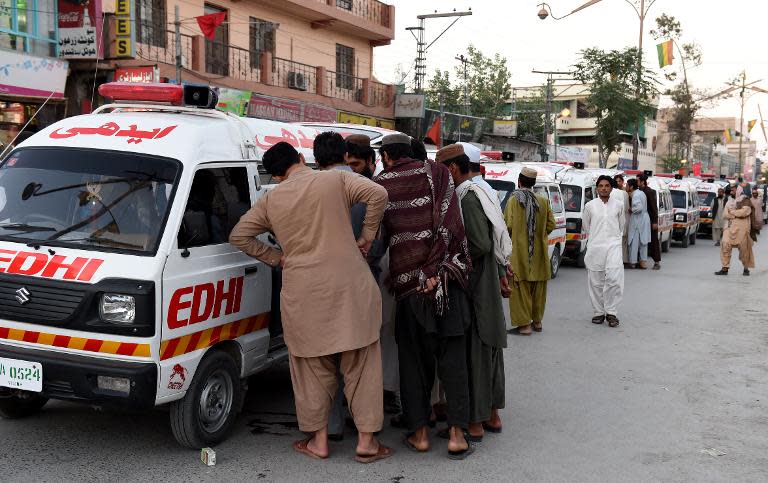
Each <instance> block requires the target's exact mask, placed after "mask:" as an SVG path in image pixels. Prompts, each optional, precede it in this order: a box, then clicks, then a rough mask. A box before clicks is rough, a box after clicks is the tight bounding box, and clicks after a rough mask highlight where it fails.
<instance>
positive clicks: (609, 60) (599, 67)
mask: <svg viewBox="0 0 768 483" xmlns="http://www.w3.org/2000/svg"><path fill="white" fill-rule="evenodd" d="M638 64H639V52H638V50H637V48H634V47H630V48H625V49H623V50H611V51H608V52H606V51H604V50H602V49H599V48H591V49H586V50H583V51H582V52H581V59H580V61H579V62H578V63H577V64H576V65H574V77H575V78H576V79H578V80H579V81H580V82H581V83H583V84H586V85H588V86H589V91H590V94H589V97H588V98H587V102H588V103H589V105H590V106H592V108H593V109H594V115H595V118H596V131H597V136H596V137H597V147H598V154H599V156H600V166H603V167H604V166H605V164H606V162H607V160H608V157H609V156H610V155H611V153H613V152H614V151H617V150H618V149H619V146H620V145H621V142H622V139H623V135H624V134H626V133H625V130H626V128H627V126H633V125H636V124H637V123H639V122H642V120H643V118H644V117H646V116H649V115H651V113H652V112H653V108H652V106H651V99H652V98H653V97H654V96H655V95H656V94H657V93H658V90H657V88H656V86H657V81H656V79H655V77H654V74H653V72H652V71H651V70H649V69H646V68H645V67H642V66H640V68H638Z"/></svg>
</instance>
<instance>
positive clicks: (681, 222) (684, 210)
mask: <svg viewBox="0 0 768 483" xmlns="http://www.w3.org/2000/svg"><path fill="white" fill-rule="evenodd" d="M669 192H670V194H671V195H672V212H673V216H674V220H673V225H672V240H674V241H679V242H680V244H681V246H682V247H683V248H688V245H695V244H696V233H698V231H699V217H700V212H699V194H698V193H697V192H696V187H695V186H694V185H693V184H691V183H690V182H688V181H683V180H681V179H675V180H674V181H672V182H671V183H669Z"/></svg>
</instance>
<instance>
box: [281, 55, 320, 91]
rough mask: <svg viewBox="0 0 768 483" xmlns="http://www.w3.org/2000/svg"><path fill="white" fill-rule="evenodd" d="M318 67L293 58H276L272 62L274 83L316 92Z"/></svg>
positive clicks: (298, 89)
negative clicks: (295, 60)
mask: <svg viewBox="0 0 768 483" xmlns="http://www.w3.org/2000/svg"><path fill="white" fill-rule="evenodd" d="M316 76H317V67H315V66H314V65H307V64H302V63H300V62H294V61H292V60H287V59H280V58H275V59H274V61H273V62H272V85H275V86H279V87H287V88H288V89H295V90H297V91H305V92H310V93H312V94H315V93H316V92H317V80H316Z"/></svg>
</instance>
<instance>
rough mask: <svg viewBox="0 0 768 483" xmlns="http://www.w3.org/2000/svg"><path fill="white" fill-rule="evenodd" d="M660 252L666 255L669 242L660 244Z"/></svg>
mask: <svg viewBox="0 0 768 483" xmlns="http://www.w3.org/2000/svg"><path fill="white" fill-rule="evenodd" d="M661 251H662V253H667V252H668V251H669V240H667V241H665V242H664V243H662V244H661Z"/></svg>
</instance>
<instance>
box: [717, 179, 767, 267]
mask: <svg viewBox="0 0 768 483" xmlns="http://www.w3.org/2000/svg"><path fill="white" fill-rule="evenodd" d="M748 190H749V188H745V187H742V186H739V187H738V188H736V198H734V199H732V200H730V201H728V203H727V204H726V205H725V219H726V223H727V225H726V227H725V230H724V231H723V241H722V246H721V247H720V261H721V262H722V264H723V268H721V269H720V271H719V272H715V275H728V270H729V269H730V266H731V252H732V251H733V249H734V248H736V247H738V249H739V260H740V261H741V264H742V265H743V266H744V272H743V275H744V276H748V275H749V269H750V268H755V254H754V253H753V251H752V245H753V244H754V242H755V241H756V240H757V234H756V231H757V230H756V228H755V221H754V216H755V210H754V209H753V208H752V202H751V201H750V200H749V192H748ZM745 191H747V193H745Z"/></svg>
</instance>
